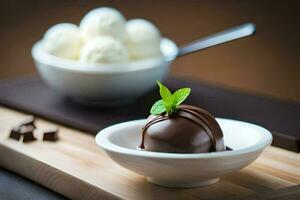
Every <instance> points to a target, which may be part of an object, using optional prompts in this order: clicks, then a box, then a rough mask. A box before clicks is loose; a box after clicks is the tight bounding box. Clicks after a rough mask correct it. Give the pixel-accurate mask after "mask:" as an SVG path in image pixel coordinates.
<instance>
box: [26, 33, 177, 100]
mask: <svg viewBox="0 0 300 200" xmlns="http://www.w3.org/2000/svg"><path fill="white" fill-rule="evenodd" d="M161 50H162V52H163V57H159V58H152V59H147V60H141V61H132V62H128V63H118V64H102V65H101V64H86V63H81V62H78V61H72V60H67V59H62V58H59V57H56V56H52V55H50V54H48V53H46V52H44V51H43V50H42V45H41V41H39V42H37V43H36V44H35V45H34V46H33V47H32V52H31V53H32V57H33V59H34V61H35V65H36V67H37V71H38V72H39V74H40V76H41V78H42V79H43V80H44V81H45V82H46V84H47V85H48V86H50V87H51V88H53V89H54V90H56V91H58V92H60V93H62V94H65V95H67V96H70V97H72V98H73V99H75V100H77V101H79V102H88V103H90V102H97V103H100V104H101V103H103V104H119V103H125V102H128V101H133V100H134V99H136V98H137V97H140V96H142V95H144V94H146V93H147V92H148V91H149V90H151V89H152V88H153V87H154V86H155V85H156V80H163V79H164V77H165V75H166V74H167V72H168V69H169V66H170V64H171V62H172V61H173V60H174V59H175V57H176V55H177V52H178V48H177V46H176V44H175V43H174V42H172V41H171V40H169V39H166V38H164V39H162V41H161Z"/></svg>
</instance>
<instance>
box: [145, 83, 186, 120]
mask: <svg viewBox="0 0 300 200" xmlns="http://www.w3.org/2000/svg"><path fill="white" fill-rule="evenodd" d="M157 84H158V86H159V93H160V96H161V98H162V99H160V100H158V101H157V102H155V103H154V104H153V106H152V108H151V110H150V113H151V114H152V115H160V114H162V113H164V112H166V113H167V114H168V115H172V114H173V113H174V112H176V109H177V108H178V106H179V105H180V104H181V103H182V102H183V101H184V100H185V99H186V98H187V97H188V96H189V94H190V92H191V89H190V88H181V89H179V90H177V91H176V92H174V94H172V93H171V92H170V90H169V89H168V88H167V87H166V86H164V85H163V84H161V83H160V82H159V81H157Z"/></svg>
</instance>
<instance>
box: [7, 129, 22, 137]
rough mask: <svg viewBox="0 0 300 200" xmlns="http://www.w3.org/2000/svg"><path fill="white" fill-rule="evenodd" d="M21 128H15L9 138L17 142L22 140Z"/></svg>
mask: <svg viewBox="0 0 300 200" xmlns="http://www.w3.org/2000/svg"><path fill="white" fill-rule="evenodd" d="M19 130H20V128H19V127H17V126H15V127H13V128H12V129H11V131H10V134H9V138H12V139H15V140H20V138H21V133H20V132H19Z"/></svg>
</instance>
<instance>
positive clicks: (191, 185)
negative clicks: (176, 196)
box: [147, 177, 219, 188]
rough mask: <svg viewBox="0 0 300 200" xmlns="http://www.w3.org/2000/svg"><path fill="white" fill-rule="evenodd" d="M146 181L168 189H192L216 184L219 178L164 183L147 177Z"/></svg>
mask: <svg viewBox="0 0 300 200" xmlns="http://www.w3.org/2000/svg"><path fill="white" fill-rule="evenodd" d="M147 181H148V182H150V183H153V184H155V185H160V186H164V187H169V188H194V187H202V186H206V185H212V184H214V183H217V182H218V181H219V178H214V179H209V180H205V181H195V182H174V181H165V180H160V179H153V178H150V177H147Z"/></svg>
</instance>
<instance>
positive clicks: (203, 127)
mask: <svg viewBox="0 0 300 200" xmlns="http://www.w3.org/2000/svg"><path fill="white" fill-rule="evenodd" d="M139 147H140V148H141V149H144V150H146V151H156V152H167V153H207V152H214V151H225V146H224V141H223V133H222V130H221V128H220V126H219V124H218V123H217V121H216V120H215V118H214V117H213V116H212V115H211V114H210V113H208V112H207V111H206V110H203V109H201V108H198V107H195V106H190V105H181V106H179V108H178V109H177V111H176V113H174V114H172V115H171V116H167V115H161V116H153V115H150V116H149V117H148V120H147V124H146V126H145V127H144V128H143V138H142V143H141V145H140V146H139Z"/></svg>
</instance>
